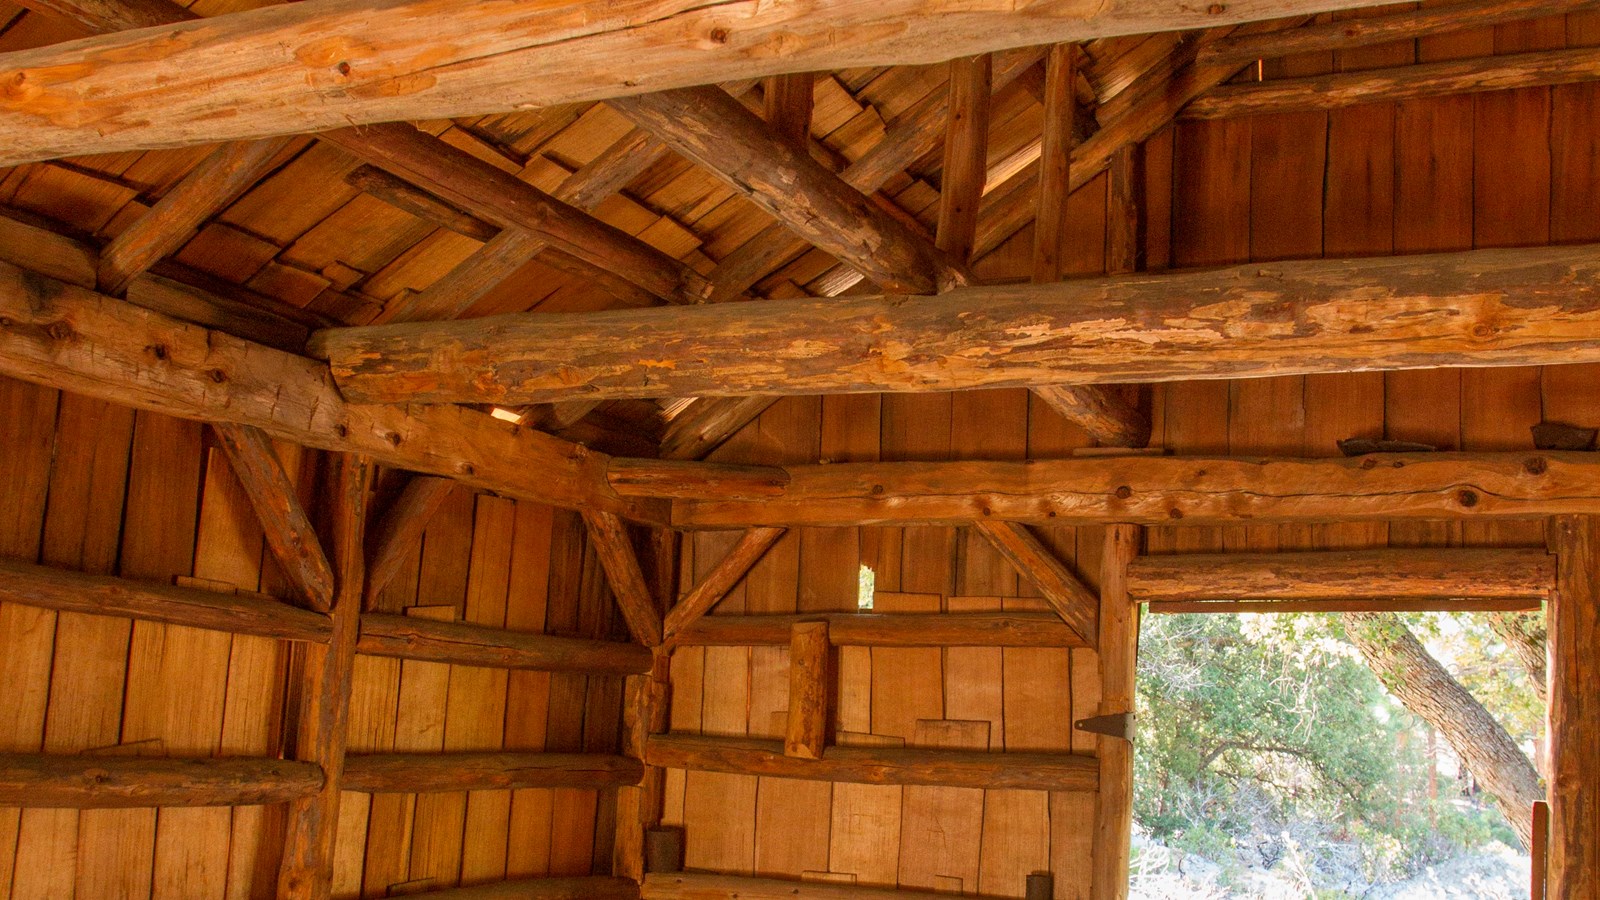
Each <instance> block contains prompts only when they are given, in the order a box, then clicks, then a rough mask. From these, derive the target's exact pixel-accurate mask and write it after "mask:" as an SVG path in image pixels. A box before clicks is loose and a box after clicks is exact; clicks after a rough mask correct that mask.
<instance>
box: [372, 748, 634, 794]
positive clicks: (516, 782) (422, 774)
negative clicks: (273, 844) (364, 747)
mask: <svg viewBox="0 0 1600 900" xmlns="http://www.w3.org/2000/svg"><path fill="white" fill-rule="evenodd" d="M643 774H644V766H642V765H641V764H640V763H639V761H638V760H636V759H629V758H627V757H626V756H615V755H610V754H603V753H517V752H482V753H362V754H353V755H351V756H347V757H345V763H344V781H343V782H342V783H341V784H342V787H343V788H344V790H347V791H358V792H360V793H363V794H412V793H440V792H448V791H505V790H519V789H521V788H577V789H580V790H604V789H605V788H614V787H619V786H621V785H629V784H638V783H639V779H640V777H642V776H643Z"/></svg>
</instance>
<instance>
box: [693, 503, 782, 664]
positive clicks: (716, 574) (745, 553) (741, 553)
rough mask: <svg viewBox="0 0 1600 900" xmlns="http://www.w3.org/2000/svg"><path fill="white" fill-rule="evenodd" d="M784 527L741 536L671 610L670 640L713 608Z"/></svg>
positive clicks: (746, 533)
mask: <svg viewBox="0 0 1600 900" xmlns="http://www.w3.org/2000/svg"><path fill="white" fill-rule="evenodd" d="M786 531H787V529H784V528H752V529H750V530H748V531H746V532H745V533H744V536H743V537H741V538H739V543H737V544H735V545H734V547H733V549H732V550H729V551H728V555H727V556H725V557H723V558H722V560H721V561H720V562H718V563H717V564H716V566H715V567H713V568H712V570H711V571H710V572H707V573H706V576H705V577H704V578H702V579H700V582H699V583H698V584H696V585H695V586H694V587H692V588H690V589H689V591H688V593H686V594H684V595H683V597H682V598H681V599H679V600H678V602H677V604H676V605H674V606H673V607H672V609H671V611H669V612H668V613H667V618H666V636H667V640H668V642H669V643H670V642H672V641H673V639H674V638H675V637H677V636H678V635H679V634H681V633H682V632H683V631H684V630H685V629H688V628H690V627H692V626H693V625H694V623H695V622H697V621H699V620H700V617H701V616H704V615H705V614H706V613H708V612H710V611H711V610H712V608H713V607H715V606H716V605H717V604H718V603H719V602H721V600H722V598H723V597H726V596H727V595H728V592H729V591H731V590H733V588H734V586H735V585H737V584H738V583H739V581H740V580H741V579H743V578H744V576H745V575H747V574H749V572H750V570H751V569H753V568H755V566H756V563H759V562H760V561H761V558H762V557H764V556H766V554H767V551H768V550H770V549H772V546H773V545H774V544H776V543H777V542H778V540H779V539H780V538H782V537H783V535H784V533H785V532H786Z"/></svg>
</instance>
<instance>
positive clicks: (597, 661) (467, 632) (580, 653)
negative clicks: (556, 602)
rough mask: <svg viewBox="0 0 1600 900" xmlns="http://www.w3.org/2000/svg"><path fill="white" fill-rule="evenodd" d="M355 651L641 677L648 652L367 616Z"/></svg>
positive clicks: (616, 644) (599, 643)
mask: <svg viewBox="0 0 1600 900" xmlns="http://www.w3.org/2000/svg"><path fill="white" fill-rule="evenodd" d="M356 652H357V653H360V654H363V655H365V656H391V657H395V658H398V659H426V660H431V661H433V662H447V663H455V664H456V665H463V666H483V667H487V668H500V669H536V670H541V671H551V672H583V673H586V674H590V675H642V674H644V673H647V672H649V671H650V651H649V650H647V649H645V648H644V647H641V646H639V645H638V644H624V643H622V642H620V641H597V640H591V639H589V638H576V637H565V636H561V635H553V634H532V633H528V632H522V631H509V630H506V629H503V628H489V627H487V626H483V625H472V624H468V623H466V622H439V621H435V620H432V619H423V618H415V617H412V616H395V615H389V614H387V613H365V614H363V615H362V616H361V640H360V641H359V642H358V643H357V644H356Z"/></svg>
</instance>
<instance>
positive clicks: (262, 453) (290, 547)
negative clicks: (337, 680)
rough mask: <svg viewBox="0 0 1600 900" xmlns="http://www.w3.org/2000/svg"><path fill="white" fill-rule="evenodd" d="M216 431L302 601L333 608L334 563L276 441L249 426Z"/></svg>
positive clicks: (323, 609)
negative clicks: (326, 552)
mask: <svg viewBox="0 0 1600 900" xmlns="http://www.w3.org/2000/svg"><path fill="white" fill-rule="evenodd" d="M215 432H216V435H217V439H218V440H219V441H220V442H221V443H222V448H223V450H224V451H225V452H226V453H227V455H228V462H229V463H230V464H231V465H232V467H233V471H234V474H235V475H237V476H238V478H239V482H240V484H242V485H244V491H245V494H246V496H248V497H249V498H250V505H251V507H252V508H254V509H255V512H256V519H257V520H258V521H259V522H260V523H261V528H262V531H263V533H264V534H265V535H266V539H267V546H268V547H269V548H271V550H272V555H273V556H274V557H276V558H277V560H278V563H279V565H280V566H281V567H282V568H283V571H284V574H285V575H287V576H288V578H289V581H290V582H291V583H292V584H293V585H294V587H295V589H296V591H297V592H298V593H299V594H300V597H301V599H302V600H304V601H305V602H306V603H307V605H309V606H310V607H311V608H312V609H314V610H316V611H318V612H327V611H328V610H329V609H331V608H332V606H333V597H334V583H335V579H334V572H333V567H332V566H330V565H329V564H328V557H327V555H326V554H325V553H323V550H322V542H321V540H320V539H319V538H318V537H317V531H316V528H315V527H313V526H312V524H311V518H310V517H309V516H307V515H306V511H305V508H304V507H303V506H301V505H300V496H299V494H298V493H297V492H296V488H295V485H294V482H293V481H291V480H290V479H289V474H288V473H287V472H285V471H284V470H283V463H282V461H281V460H279V459H278V454H277V451H275V450H274V449H273V448H272V442H271V441H269V440H268V439H267V436H266V435H265V434H263V433H262V432H261V429H259V428H255V427H252V426H249V425H218V426H216V427H215Z"/></svg>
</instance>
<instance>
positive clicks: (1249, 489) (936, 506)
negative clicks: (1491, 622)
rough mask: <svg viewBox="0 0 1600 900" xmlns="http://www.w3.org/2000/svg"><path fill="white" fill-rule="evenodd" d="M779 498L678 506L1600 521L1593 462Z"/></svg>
mask: <svg viewBox="0 0 1600 900" xmlns="http://www.w3.org/2000/svg"><path fill="white" fill-rule="evenodd" d="M788 472H789V486H788V487H787V488H785V489H784V493H783V496H781V497H767V498H763V499H761V500H757V501H749V500H720V499H715V498H714V497H713V498H710V499H705V500H700V501H687V500H680V501H677V502H676V503H674V504H673V524H674V526H676V527H680V528H748V527H752V526H756V525H784V526H802V525H825V526H847V525H889V524H892V525H900V524H912V523H926V524H952V525H959V524H962V523H964V522H970V521H973V520H976V519H982V518H994V519H1008V520H1011V521H1016V522H1032V523H1036V524H1054V525H1096V524H1106V523H1110V522H1123V523H1127V524H1133V525H1171V524H1175V523H1179V522H1181V523H1183V524H1192V525H1223V524H1238V523H1239V522H1241V521H1248V522H1254V523H1261V524H1269V523H1292V522H1357V521H1365V522H1383V521H1389V520H1396V519H1463V518H1501V519H1504V518H1541V517H1544V516H1550V515H1561V514H1565V513H1577V514H1581V513H1586V512H1592V511H1594V510H1596V509H1600V458H1596V456H1595V455H1593V454H1589V453H1419V454H1374V455H1371V456H1364V457H1358V458H1354V459H1344V458H1332V459H1285V458H1276V459H1275V458H1246V457H1233V458H1229V457H1149V456H1141V457H1122V458H1118V457H1101V458H1089V459H1063V460H1033V461H1028V462H995V461H990V462H980V461H968V462H894V463H834V464H829V465H815V466H791V467H789V469H788Z"/></svg>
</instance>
